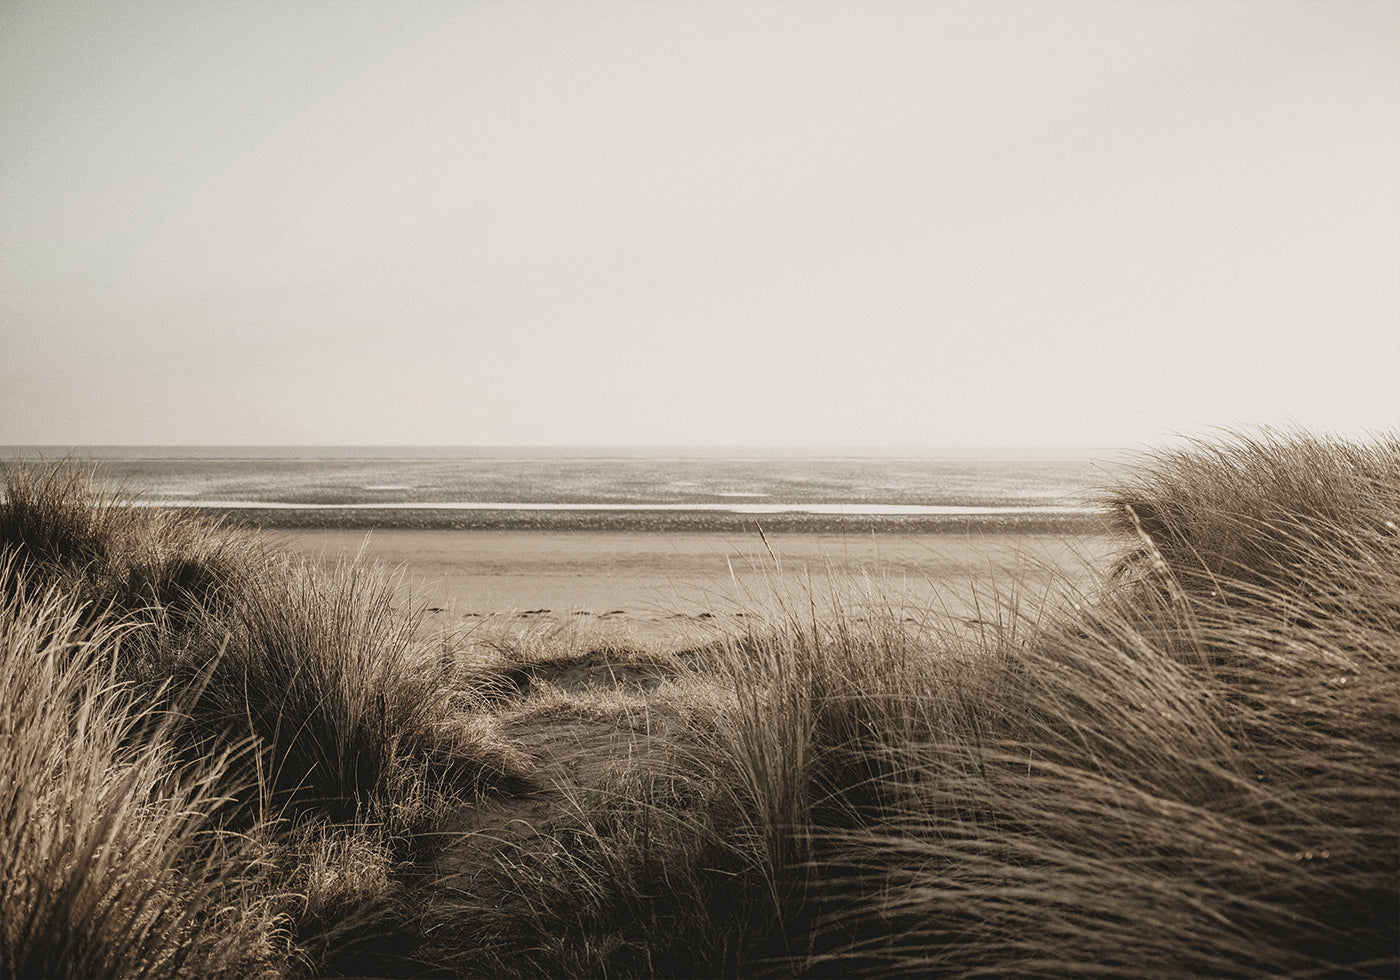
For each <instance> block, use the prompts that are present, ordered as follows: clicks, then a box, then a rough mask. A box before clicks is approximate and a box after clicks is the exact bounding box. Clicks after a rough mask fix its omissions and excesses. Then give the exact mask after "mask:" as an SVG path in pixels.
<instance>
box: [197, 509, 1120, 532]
mask: <svg viewBox="0 0 1400 980" xmlns="http://www.w3.org/2000/svg"><path fill="white" fill-rule="evenodd" d="M190 509H192V510H194V511H196V512H197V513H199V514H200V515H201V516H203V517H207V518H212V519H216V520H221V521H223V522H224V523H227V524H232V525H237V526H240V527H253V528H268V529H287V530H293V529H307V530H315V529H344V530H366V531H368V530H373V529H376V528H382V529H385V530H458V531H555V532H560V531H606V532H618V531H650V532H663V533H671V532H690V533H713V532H722V533H727V534H742V533H752V532H754V531H755V530H756V529H757V528H760V527H761V528H763V530H764V531H765V532H768V531H774V532H782V533H804V534H871V533H875V534H913V535H925V534H1033V535H1044V534H1063V535H1083V534H1098V533H1101V532H1102V531H1103V528H1104V518H1103V515H1102V514H1101V513H1099V512H1098V511H1095V510H1088V509H1086V510H1077V511H1068V512H1056V511H1054V510H1053V509H1047V510H1046V511H1027V512H1021V513H1018V512H1014V511H1013V512H1007V513H995V514H936V515H908V514H875V515H870V514H861V515H858V516H843V515H832V514H811V513H801V512H784V513H774V514H763V515H753V514H745V513H736V512H728V511H703V510H676V511H660V510H644V509H639V510H625V511H609V510H480V511H461V510H450V509H442V510H437V509H421V510H405V509H402V508H393V507H385V508H383V509H374V508H364V509H355V510H346V509H336V508H318V507H304V508H296V509H281V508H270V507H269V508H262V507H243V508H239V509H236V510H234V509H222V508H214V507H210V508H202V507H195V508H190Z"/></svg>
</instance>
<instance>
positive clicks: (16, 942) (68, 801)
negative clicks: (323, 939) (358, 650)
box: [0, 557, 277, 977]
mask: <svg viewBox="0 0 1400 980" xmlns="http://www.w3.org/2000/svg"><path fill="white" fill-rule="evenodd" d="M16 576H17V572H16V569H15V567H14V562H13V559H12V558H8V557H7V558H4V559H0V772H3V773H4V776H5V778H4V780H3V783H2V784H0V785H3V789H0V820H3V824H0V839H3V846H0V975H4V976H17V977H46V976H75V977H92V976H123V977H126V976H132V977H140V976H149V977H213V976H250V975H255V974H257V973H259V972H260V971H262V970H264V969H266V968H267V967H268V966H269V964H270V963H272V962H273V960H274V959H275V953H276V949H275V946H276V939H277V936H276V930H275V926H274V923H273V915H272V914H271V911H270V909H271V904H270V902H269V901H268V900H267V896H266V895H260V894H259V889H260V884H261V883H260V882H259V880H258V878H259V875H258V873H257V872H256V870H253V869H252V865H251V862H250V860H249V847H248V846H247V843H246V841H245V840H243V839H240V838H234V837H230V836H229V835H222V834H216V833H215V832H214V830H213V828H212V826H211V820H210V816H211V815H212V814H213V813H214V812H215V811H216V810H217V809H218V808H219V806H220V804H221V803H222V802H223V799H222V796H221V793H222V791H223V790H224V789H225V788H226V787H227V785H228V784H227V781H226V778H225V777H226V776H227V771H228V768H229V759H228V758H226V757H220V758H213V759H209V760H207V761H206V762H204V763H203V764H201V765H199V766H196V767H185V766H180V765H179V764H178V762H177V760H176V759H175V758H174V755H173V752H172V751H171V742H170V740H169V738H168V735H169V728H170V724H171V718H170V717H169V716H164V717H161V716H155V715H152V714H151V713H150V712H148V711H146V710H145V709H144V708H143V707H141V706H140V705H139V704H137V703H136V702H135V700H134V698H133V697H132V694H133V690H132V687H131V685H129V684H123V683H122V682H121V681H120V679H119V678H118V677H117V676H116V675H115V672H114V670H113V658H112V656H111V654H112V651H113V650H114V648H115V647H116V646H117V645H118V644H119V643H120V640H121V637H120V630H121V624H120V623H119V622H117V621H115V620H111V619H106V620H101V621H99V622H97V623H90V622H85V619H87V617H85V616H84V614H83V613H84V611H83V609H82V607H81V606H80V605H79V604H78V603H76V602H74V601H73V600H72V599H71V598H70V597H67V596H64V595H62V594H60V593H57V592H54V591H46V592H40V593H38V594H33V593H32V592H31V594H28V595H19V594H17V593H19V592H20V591H22V590H21V589H19V588H18V587H17V584H16V581H15V579H16Z"/></svg>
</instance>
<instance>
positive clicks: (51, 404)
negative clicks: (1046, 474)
mask: <svg viewBox="0 0 1400 980" xmlns="http://www.w3.org/2000/svg"><path fill="white" fill-rule="evenodd" d="M1282 422H1296V423H1299V424H1302V425H1306V426H1309V427H1316V428H1321V429H1328V430H1334V431H1342V432H1354V431H1358V430H1362V429H1365V428H1375V427H1381V426H1393V425H1395V424H1396V423H1397V422H1400V4H1397V3H1394V2H1389V0H1386V2H1377V3H1360V2H1307V3H1302V4H1291V3H1281V2H1268V3H1262V4H1253V3H1189V2H1182V0H1171V2H1166V3H1148V2H1133V3H1127V2H1105V3H1057V2H1029V0H1027V2H1018V3H991V2H982V0H978V2H975V3H968V4H962V3H950V2H937V0H927V2H915V3H878V2H873V0H858V2H850V3H820V2H798V3H764V2H736V0H701V2H695V3H680V2H626V3H604V2H598V0H589V2H573V3H556V2H506V0H497V2H469V0H460V2H450V3H430V2H422V0H394V2H381V3H366V2H359V3H357V2H334V3H333V2H314V3H313V2H301V3H298V2H289V0H274V2H231V0H230V2H212V3H175V2H157V3H125V2H106V0H104V2H91V3H71V2H62V0H58V2H55V0H40V2H32V3H31V2H20V0H4V2H3V3H0V444H13V443H21V444H23V443H161V444H170V443H252V444H261V443H449V444H459V443H473V444H480V443H562V444H567V443H581V444H597V443H613V444H620V443H677V444H685V443H690V444H696V443H870V444H878V443H886V444H889V443H906V444H907V443H917V444H948V443H1007V442H1010V443H1037V442H1053V443H1094V444H1135V443H1150V442H1154V441H1158V440H1159V439H1160V438H1161V437H1162V436H1163V435H1164V434H1166V433H1169V432H1173V431H1186V432H1194V431H1199V430H1201V429H1202V428H1203V427H1206V426H1212V425H1249V424H1255V423H1282Z"/></svg>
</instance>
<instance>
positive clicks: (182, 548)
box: [0, 467, 508, 829]
mask: <svg viewBox="0 0 1400 980" xmlns="http://www.w3.org/2000/svg"><path fill="white" fill-rule="evenodd" d="M0 551H3V552H5V553H6V554H11V555H13V556H14V560H15V561H16V562H17V563H18V565H19V567H20V569H21V570H22V573H23V574H22V578H17V579H16V583H17V585H16V587H18V583H20V582H21V581H22V582H23V584H24V587H25V588H28V589H46V588H55V589H61V590H62V591H63V592H64V593H65V594H68V595H71V596H74V597H76V598H78V599H79V600H81V601H83V602H85V603H86V607H87V609H88V615H89V616H90V617H95V616H107V615H111V616H116V617H119V618H120V619H121V620H122V622H123V624H124V628H123V633H124V638H123V643H122V646H121V664H120V675H121V679H122V680H127V681H131V682H133V683H136V684H138V685H140V686H141V688H142V690H143V692H144V693H145V695H146V696H147V697H150V698H157V697H160V696H162V695H163V694H172V695H174V696H176V697H180V696H182V695H183V693H184V692H197V693H196V694H195V695H193V696H192V697H191V698H188V699H185V700H184V701H182V705H183V711H184V713H185V715H186V718H187V724H185V725H184V726H182V727H181V728H180V729H179V730H178V731H177V732H176V733H175V734H176V737H178V738H179V739H180V740H182V741H183V743H184V750H185V754H186V756H187V757H190V758H199V757H203V756H205V755H208V754H209V753H211V752H220V751H223V750H224V749H225V748H227V747H228V746H229V745H233V744H239V743H241V742H243V741H244V740H247V739H252V740H253V743H254V745H255V748H256V751H254V752H252V753H247V754H245V758H244V767H245V769H246V771H245V772H243V773H242V775H243V776H244V777H245V782H247V783H249V784H255V785H257V786H259V787H260V788H261V789H262V790H264V791H270V792H272V793H274V794H275V796H276V797H277V803H278V805H279V806H285V805H287V803H288V802H293V803H295V805H296V806H297V807H298V808H300V809H304V808H306V807H310V808H312V809H320V810H323V811H325V812H326V813H327V814H328V815H330V816H331V817H332V818H334V819H338V820H343V819H348V818H350V817H353V816H355V815H356V814H357V813H363V814H365V815H369V814H370V813H371V811H373V814H374V819H377V820H382V819H386V818H391V819H394V820H397V821H399V822H400V823H401V824H402V826H403V827H404V828H405V829H407V828H410V827H411V826H412V824H413V822H414V820H415V819H416V817H415V814H413V813H412V812H409V811H408V810H407V809H405V806H404V804H405V803H406V802H407V801H409V800H411V799H417V800H419V801H420V802H425V803H426V802H429V798H430V797H431V796H432V792H431V791H429V789H428V787H429V784H430V783H431V785H432V786H440V787H445V788H449V789H451V788H452V787H453V786H454V785H466V786H469V785H470V784H471V783H472V782H473V781H481V780H490V779H493V778H497V777H500V776H502V775H506V774H507V773H506V769H507V768H508V766H507V764H506V763H505V762H504V761H503V760H502V759H501V758H499V757H498V755H497V753H495V752H494V750H493V749H492V748H491V747H490V746H487V745H483V744H480V743H478V742H476V741H474V740H473V739H471V738H470V737H468V736H467V735H466V734H465V733H464V732H462V731H461V730H460V729H458V728H456V727H454V726H453V725H452V724H451V723H450V720H449V713H450V712H449V707H448V705H449V699H448V695H449V693H450V692H449V691H448V690H447V683H448V680H449V677H450V674H451V664H450V663H446V662H444V661H443V660H442V659H441V658H440V657H438V656H437V655H436V654H435V653H434V652H432V651H431V650H429V649H428V648H427V647H425V646H424V645H423V644H422V643H420V642H419V640H418V638H417V631H418V625H419V621H420V618H421V610H419V609H410V610H408V611H406V612H400V610H399V609H398V605H399V595H398V593H399V591H400V590H399V586H400V585H401V583H399V582H398V581H396V580H395V579H393V578H391V577H390V576H387V575H385V574H384V573H382V572H380V571H379V570H377V569H374V568H370V567H366V566H364V565H360V564H346V565H341V566H339V567H337V568H335V569H334V570H331V571H323V570H321V569H319V568H317V567H314V566H312V565H310V564H308V563H306V562H301V561H295V560H292V559H290V558H288V557H285V556H282V555H279V554H276V553H275V552H272V551H270V550H268V549H267V548H266V547H265V546H264V545H263V544H262V542H261V541H260V540H259V539H258V538H256V537H255V536H253V535H249V534H247V533H240V532H238V531H235V530H230V529H225V528H220V527H217V526H211V525H210V524H208V523H207V522H205V521H203V520H200V519H199V518H197V517H193V516H191V515H188V514H183V513H180V512H175V511H167V510H160V509H154V508H141V507H134V506H131V505H129V504H128V503H127V502H126V501H125V500H124V499H123V498H121V497H120V496H117V495H113V494H108V493H105V492H102V491H100V490H97V489H95V488H94V487H93V486H92V485H91V484H90V482H89V481H88V480H87V479H86V478H85V477H84V476H83V475H82V474H81V473H75V472H73V471H70V470H67V469H64V468H62V467H56V468H51V469H48V470H40V471H18V472H16V473H15V474H12V475H11V477H10V479H9V480H8V481H7V484H6V487H5V497H4V500H3V502H0ZM425 780H426V781H425ZM430 809H431V807H428V810H430ZM426 813H427V810H425V811H424V814H423V815H426Z"/></svg>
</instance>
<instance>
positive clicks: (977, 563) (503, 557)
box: [265, 530, 1111, 642]
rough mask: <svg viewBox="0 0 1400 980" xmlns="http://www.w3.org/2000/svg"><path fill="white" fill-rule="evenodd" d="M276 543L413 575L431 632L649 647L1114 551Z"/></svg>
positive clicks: (328, 535) (891, 543)
mask: <svg viewBox="0 0 1400 980" xmlns="http://www.w3.org/2000/svg"><path fill="white" fill-rule="evenodd" d="M265 533H266V534H267V535H269V537H271V538H272V539H274V540H276V541H278V542H280V543H282V544H285V545H286V546H288V547H290V548H292V549H294V550H296V551H299V552H301V553H303V554H307V555H310V556H313V557H319V558H321V559H322V560H325V561H327V562H333V561H335V560H336V559H337V558H338V557H341V556H353V555H355V554H357V553H360V554H363V555H364V556H366V557H368V558H370V559H373V560H376V561H379V562H383V563H385V564H387V565H389V566H392V567H402V568H403V569H404V570H405V573H406V576H407V578H408V580H409V581H410V582H412V583H413V586H414V588H415V589H417V590H418V592H419V594H420V595H421V596H422V597H423V598H424V600H425V601H426V602H427V604H428V605H429V607H430V608H431V609H433V610H434V612H433V613H432V614H431V616H430V622H429V625H442V626H451V625H454V624H460V623H462V622H466V621H470V620H473V619H480V618H485V617H500V616H506V617H514V618H520V619H534V620H554V621H556V622H567V621H569V620H570V619H575V620H578V619H580V618H583V617H590V618H593V619H597V620H601V619H613V620H616V621H618V623H619V625H624V624H625V628H626V629H627V630H629V631H631V632H632V633H633V634H635V636H636V637H637V639H638V640H639V641H643V642H645V641H648V640H654V639H656V638H657V637H659V636H662V635H664V634H665V633H666V631H667V630H668V629H671V628H673V627H675V626H676V625H677V624H679V623H683V622H686V621H691V622H694V621H696V620H701V619H709V618H711V617H713V618H716V619H723V618H726V617H732V616H734V615H735V614H737V613H741V612H749V613H752V612H753V611H754V610H757V609H762V608H764V606H765V605H766V604H767V603H768V601H769V599H770V598H771V597H772V596H773V595H774V594H775V593H776V594H780V595H781V594H786V595H788V596H802V597H805V596H806V595H807V594H808V592H809V591H810V592H814V593H815V594H816V595H817V596H818V597H819V598H825V597H827V596H828V595H829V593H830V591H831V586H832V585H833V584H835V585H836V586H837V589H838V591H839V592H840V593H841V594H842V596H843V604H844V605H845V606H846V607H847V608H850V607H852V606H858V605H860V602H861V597H860V593H861V592H862V591H866V590H863V588H862V585H864V586H867V587H868V592H869V594H872V595H873V596H874V597H875V601H876V603H877V604H882V605H889V606H894V607H897V608H907V609H909V610H910V611H911V612H915V613H916V612H917V611H918V610H926V609H929V608H937V607H939V606H941V605H945V604H946V605H949V606H952V607H953V608H955V609H956V608H958V607H959V604H960V603H961V602H964V601H965V600H966V599H967V598H968V597H969V596H970V595H971V593H972V591H973V589H978V590H986V589H987V588H988V587H990V586H991V585H993V584H994V583H995V584H996V585H997V586H998V587H1001V588H1005V587H1007V586H1009V585H1010V583H1011V582H1012V581H1013V580H1014V581H1016V582H1019V583H1021V585H1022V587H1023V588H1024V589H1027V590H1029V591H1032V592H1034V591H1037V590H1043V589H1045V588H1046V587H1049V586H1052V585H1054V584H1055V583H1058V582H1061V581H1071V582H1073V581H1082V580H1083V579H1084V576H1085V574H1086V572H1087V570H1088V569H1089V568H1091V567H1094V566H1098V567H1102V566H1103V564H1104V558H1105V557H1106V555H1107V554H1108V553H1109V552H1110V550H1111V547H1110V542H1109V540H1108V539H1107V538H1106V537H1101V536H1079V537H1072V538H1066V537H1056V536H1034V535H1020V536H1018V535H1006V534H986V535H980V534H970V535H964V534H928V535H888V536H878V537H877V536H854V535H835V534H770V535H769V536H768V540H767V543H766V544H765V542H764V541H763V540H762V539H761V538H760V537H759V535H758V534H757V533H753V534H748V535H734V534H727V533H695V534H686V533H655V532H640V531H639V532H633V531H624V532H587V531H582V532H578V531H576V532H551V531H479V530H475V531H458V530H421V531H420V530H377V531H373V532H365V531H352V530H295V531H292V530H269V531H267V532H265ZM770 548H771V553H770ZM775 556H776V559H775ZM853 583H854V585H853Z"/></svg>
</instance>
